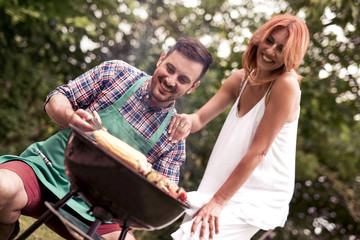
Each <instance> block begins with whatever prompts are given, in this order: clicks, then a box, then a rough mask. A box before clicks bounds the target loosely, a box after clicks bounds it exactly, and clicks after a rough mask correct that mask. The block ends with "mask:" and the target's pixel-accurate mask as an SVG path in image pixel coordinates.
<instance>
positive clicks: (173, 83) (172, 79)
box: [165, 76, 176, 87]
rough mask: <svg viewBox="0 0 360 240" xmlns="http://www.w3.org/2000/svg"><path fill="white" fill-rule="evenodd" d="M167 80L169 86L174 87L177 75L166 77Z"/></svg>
mask: <svg viewBox="0 0 360 240" xmlns="http://www.w3.org/2000/svg"><path fill="white" fill-rule="evenodd" d="M165 81H166V85H168V86H169V87H174V86H175V84H176V77H175V76H170V77H166V78H165Z"/></svg>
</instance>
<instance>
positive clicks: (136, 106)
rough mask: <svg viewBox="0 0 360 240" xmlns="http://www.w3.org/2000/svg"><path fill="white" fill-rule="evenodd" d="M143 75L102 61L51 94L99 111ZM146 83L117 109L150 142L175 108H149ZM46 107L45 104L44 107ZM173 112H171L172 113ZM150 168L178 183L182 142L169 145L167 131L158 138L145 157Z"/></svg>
mask: <svg viewBox="0 0 360 240" xmlns="http://www.w3.org/2000/svg"><path fill="white" fill-rule="evenodd" d="M143 76H146V73H144V72H142V71H140V70H139V69H137V68H135V67H133V66H131V65H129V64H127V63H125V62H123V61H120V60H114V61H107V62H104V63H102V64H100V65H98V66H96V67H94V68H93V69H91V70H89V71H87V72H85V73H84V74H82V75H81V76H79V77H78V78H76V79H75V80H72V81H69V82H68V83H67V84H65V85H63V86H60V87H57V88H56V89H55V90H54V91H53V92H51V93H50V94H49V95H48V97H47V99H46V102H45V104H46V103H47V102H48V101H49V99H50V98H51V96H53V95H54V94H63V95H65V96H66V97H67V98H68V99H69V101H70V102H71V104H72V106H73V108H74V109H75V110H77V109H79V108H82V109H86V108H90V109H91V110H96V111H99V110H101V109H104V108H106V107H108V106H109V105H112V104H113V103H115V102H116V101H117V100H118V99H119V98H120V97H121V96H122V95H123V94H124V93H125V92H126V91H127V90H128V89H129V88H130V87H131V86H132V85H133V84H134V83H135V82H136V81H137V80H138V79H140V78H141V77H143ZM147 86H148V81H147V82H146V83H144V84H143V86H142V87H141V88H140V89H139V90H138V91H137V92H136V93H135V94H134V95H133V96H132V97H130V99H129V100H128V101H127V102H126V103H124V104H123V106H122V107H121V108H120V109H119V112H120V113H121V114H122V116H123V117H124V118H125V119H126V120H127V121H128V122H129V123H130V124H131V125H132V127H133V128H134V129H135V130H136V131H137V132H138V133H139V134H141V135H142V136H143V137H144V138H145V139H149V138H150V137H151V136H152V135H153V134H154V133H155V131H156V129H157V127H158V126H159V125H160V124H161V123H162V121H163V119H164V118H165V117H166V114H167V113H168V111H170V109H171V108H172V107H173V106H174V104H171V105H170V106H168V107H167V108H160V107H155V106H151V105H150V103H149V101H148V97H147V96H148V89H147ZM44 106H45V105H44ZM175 113H176V111H173V114H175ZM147 157H148V161H149V162H150V163H152V165H153V168H154V169H155V170H156V171H158V172H159V173H161V174H163V175H164V176H166V177H168V178H169V179H170V180H172V181H174V182H176V183H178V181H179V173H180V166H181V165H182V164H183V162H184V161H185V142H184V141H181V142H179V143H177V144H172V143H171V142H169V135H168V133H167V131H164V133H163V134H162V135H161V137H160V139H159V140H158V141H157V143H156V144H155V146H154V147H153V148H152V149H151V150H150V152H149V153H148V154H147Z"/></svg>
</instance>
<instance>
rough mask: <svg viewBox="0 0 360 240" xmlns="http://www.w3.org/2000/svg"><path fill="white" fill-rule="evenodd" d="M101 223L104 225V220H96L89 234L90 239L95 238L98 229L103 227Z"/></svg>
mask: <svg viewBox="0 0 360 240" xmlns="http://www.w3.org/2000/svg"><path fill="white" fill-rule="evenodd" d="M101 223H102V220H101V219H98V218H96V220H95V222H94V223H93V224H91V227H90V229H89V231H88V232H87V235H89V237H93V236H94V234H95V233H96V231H97V229H98V228H99V226H100V225H101Z"/></svg>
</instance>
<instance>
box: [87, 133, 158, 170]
mask: <svg viewBox="0 0 360 240" xmlns="http://www.w3.org/2000/svg"><path fill="white" fill-rule="evenodd" d="M93 134H94V137H95V140H96V142H97V143H98V144H99V145H101V146H102V147H104V148H105V149H106V150H108V151H110V152H111V153H113V154H114V155H115V156H117V157H119V158H120V159H122V160H123V161H124V162H125V163H127V164H128V165H130V166H131V167H132V168H134V169H135V170H138V171H140V172H144V171H148V167H149V163H148V162H147V158H146V156H145V155H144V154H143V153H142V152H140V151H138V150H136V149H134V148H133V147H131V146H130V145H128V144H127V143H125V142H124V141H122V140H120V139H119V138H117V137H115V136H113V135H112V134H110V133H109V132H107V131H105V130H103V129H100V130H96V131H94V133H93ZM150 168H151V167H150Z"/></svg>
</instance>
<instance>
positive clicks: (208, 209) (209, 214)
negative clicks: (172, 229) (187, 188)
mask: <svg viewBox="0 0 360 240" xmlns="http://www.w3.org/2000/svg"><path fill="white" fill-rule="evenodd" d="M222 208H223V206H221V205H220V204H218V203H216V202H215V201H213V200H211V201H210V202H208V203H207V204H205V205H204V206H203V207H202V208H200V210H199V211H198V212H197V213H196V214H195V215H194V218H195V220H194V222H193V224H192V226H191V235H193V234H194V233H195V231H196V228H197V227H198V225H199V224H200V223H201V227H200V235H199V237H200V239H203V238H204V236H205V232H206V228H208V229H209V240H211V239H213V238H214V231H215V234H218V233H219V216H220V213H221V211H222Z"/></svg>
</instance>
